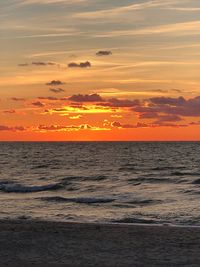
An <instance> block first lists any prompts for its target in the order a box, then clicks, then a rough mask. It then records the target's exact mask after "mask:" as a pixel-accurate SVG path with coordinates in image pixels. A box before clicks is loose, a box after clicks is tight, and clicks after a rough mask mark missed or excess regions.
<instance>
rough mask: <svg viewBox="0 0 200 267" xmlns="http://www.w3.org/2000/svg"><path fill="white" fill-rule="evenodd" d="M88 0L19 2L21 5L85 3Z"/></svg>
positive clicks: (22, 0)
mask: <svg viewBox="0 0 200 267" xmlns="http://www.w3.org/2000/svg"><path fill="white" fill-rule="evenodd" d="M87 1H88V0H21V2H20V3H19V4H20V5H34V4H38V5H47V4H67V5H71V4H76V3H77V4H78V3H82V2H83V3H84V2H87Z"/></svg>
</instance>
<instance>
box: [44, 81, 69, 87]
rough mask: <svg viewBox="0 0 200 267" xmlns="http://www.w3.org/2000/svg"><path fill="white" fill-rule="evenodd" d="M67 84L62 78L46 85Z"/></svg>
mask: <svg viewBox="0 0 200 267" xmlns="http://www.w3.org/2000/svg"><path fill="white" fill-rule="evenodd" d="M63 84H65V83H64V82H61V81H60V80H52V81H51V82H49V83H46V85H50V86H57V85H63Z"/></svg>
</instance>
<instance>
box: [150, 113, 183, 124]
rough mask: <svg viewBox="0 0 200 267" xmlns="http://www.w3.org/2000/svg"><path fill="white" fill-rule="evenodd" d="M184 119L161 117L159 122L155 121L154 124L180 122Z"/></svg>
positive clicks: (168, 116) (171, 116)
mask: <svg viewBox="0 0 200 267" xmlns="http://www.w3.org/2000/svg"><path fill="white" fill-rule="evenodd" d="M181 120H182V118H181V117H179V116H177V115H160V116H158V120H156V121H154V122H153V124H162V123H165V122H179V121H181Z"/></svg>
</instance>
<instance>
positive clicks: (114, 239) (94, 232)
mask: <svg viewBox="0 0 200 267" xmlns="http://www.w3.org/2000/svg"><path fill="white" fill-rule="evenodd" d="M0 266H12V267H15V266H22V267H23V266H25V267H26V266H27V267H28V266H43V267H44V266H55V267H56V266H70V267H76V266H79V267H90V266H95V267H97V266H99V267H100V266H101V267H104V266H113V267H117V266H122V267H125V266H200V228H189V227H170V226H153V225H152V226H149V225H147V226H145V225H112V224H111V225H106V224H101V225H99V224H79V223H62V222H59V223H57V222H42V221H40V222H39V221H25V220H20V221H19V220H18V221H0Z"/></svg>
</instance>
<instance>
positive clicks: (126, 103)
mask: <svg viewBox="0 0 200 267" xmlns="http://www.w3.org/2000/svg"><path fill="white" fill-rule="evenodd" d="M139 104H140V101H139V100H137V99H135V100H128V99H118V98H111V99H108V100H107V101H106V102H105V103H99V104H98V105H101V106H107V107H115V108H120V107H124V108H126V107H135V106H138V105H139Z"/></svg>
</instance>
